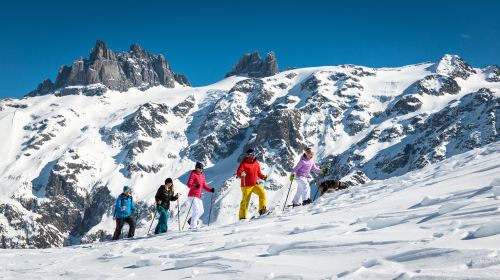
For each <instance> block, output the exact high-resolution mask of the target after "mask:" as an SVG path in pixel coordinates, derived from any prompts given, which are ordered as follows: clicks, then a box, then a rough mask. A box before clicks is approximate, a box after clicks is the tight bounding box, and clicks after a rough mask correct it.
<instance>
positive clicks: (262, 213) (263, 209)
mask: <svg viewBox="0 0 500 280" xmlns="http://www.w3.org/2000/svg"><path fill="white" fill-rule="evenodd" d="M266 213H267V209H266V207H264V208H262V209H260V210H259V215H261V216H262V215H264V214H266Z"/></svg>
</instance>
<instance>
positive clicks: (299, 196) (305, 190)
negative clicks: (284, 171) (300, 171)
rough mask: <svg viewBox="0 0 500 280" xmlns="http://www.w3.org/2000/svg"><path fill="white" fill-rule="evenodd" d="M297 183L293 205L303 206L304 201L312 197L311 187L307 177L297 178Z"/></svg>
mask: <svg viewBox="0 0 500 280" xmlns="http://www.w3.org/2000/svg"><path fill="white" fill-rule="evenodd" d="M295 181H296V182H297V192H296V193H295V196H294V197H293V200H292V203H293V204H302V201H304V200H306V199H309V198H310V197H311V187H310V186H309V182H308V181H307V178H305V177H295Z"/></svg>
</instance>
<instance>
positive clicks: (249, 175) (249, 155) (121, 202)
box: [113, 147, 328, 240]
mask: <svg viewBox="0 0 500 280" xmlns="http://www.w3.org/2000/svg"><path fill="white" fill-rule="evenodd" d="M313 157H314V152H313V150H312V148H310V147H307V148H306V149H305V150H304V154H303V155H302V157H301V158H300V160H299V162H298V163H297V165H296V166H295V167H294V168H293V171H292V172H291V174H290V182H291V183H292V182H293V181H296V182H297V185H298V188H297V192H296V193H295V196H294V198H293V200H292V206H294V207H296V206H300V205H306V204H309V203H311V202H312V200H311V187H310V185H309V176H310V174H311V172H314V173H317V174H320V173H321V174H323V175H326V174H328V169H327V168H324V169H320V168H319V167H318V166H317V165H316V163H315V162H314V160H313ZM203 168H204V166H203V164H202V163H201V162H197V163H196V165H195V168H194V170H192V171H191V173H190V175H189V179H188V181H187V187H188V188H189V193H188V203H189V204H190V207H189V208H190V210H191V209H192V211H191V218H190V219H189V221H188V222H189V227H190V229H196V228H198V226H199V225H200V224H201V221H200V217H201V216H202V215H203V213H204V208H203V202H202V200H201V199H202V190H205V191H206V192H211V193H214V192H215V189H214V188H212V187H210V186H209V185H208V184H207V182H206V179H205V174H204V172H203ZM236 176H237V177H239V178H240V179H241V203H240V210H239V219H240V220H244V219H246V218H247V215H248V206H249V203H250V199H251V195H252V194H255V195H257V197H258V198H259V206H258V212H259V215H265V214H267V213H268V209H267V207H266V191H265V190H264V188H263V187H262V186H261V185H259V183H258V180H259V179H261V180H267V176H265V175H264V174H263V173H262V171H261V169H260V164H259V162H258V161H257V154H256V152H255V151H254V150H253V149H248V150H247V151H246V154H245V157H244V159H243V160H242V161H241V163H240V165H239V166H238V169H237V170H236ZM178 199H179V194H178V193H177V194H174V184H173V180H172V179H171V178H167V179H166V180H165V183H164V184H163V185H161V186H160V187H159V188H158V191H157V192H156V195H155V201H156V211H157V212H158V213H159V214H160V216H159V218H158V224H157V226H156V228H155V234H160V233H164V232H166V231H167V230H168V225H167V224H168V213H169V209H170V202H171V201H176V200H178ZM287 199H288V197H287ZM177 206H178V205H177ZM188 212H189V210H188ZM188 215H189V213H188ZM137 216H138V211H137V208H136V207H135V205H134V202H133V199H132V195H131V188H130V187H128V186H124V187H123V193H121V194H120V195H119V196H118V198H117V200H116V205H115V215H114V217H115V219H116V228H115V232H114V234H113V240H118V239H119V238H120V235H121V232H122V228H123V226H124V224H125V223H127V224H128V225H129V231H128V235H127V237H129V238H130V237H133V236H134V232H135V227H136V217H137ZM179 222H180V221H179Z"/></svg>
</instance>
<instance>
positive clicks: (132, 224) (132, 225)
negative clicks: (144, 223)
mask: <svg viewBox="0 0 500 280" xmlns="http://www.w3.org/2000/svg"><path fill="white" fill-rule="evenodd" d="M125 221H126V222H127V224H128V235H127V237H128V238H132V237H134V234H135V217H133V216H132V215H130V216H128V217H127V218H125Z"/></svg>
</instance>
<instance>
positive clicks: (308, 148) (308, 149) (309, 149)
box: [304, 146, 312, 152]
mask: <svg viewBox="0 0 500 280" xmlns="http://www.w3.org/2000/svg"><path fill="white" fill-rule="evenodd" d="M309 151H312V147H310V146H309V147H306V148H305V149H304V152H309Z"/></svg>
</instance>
